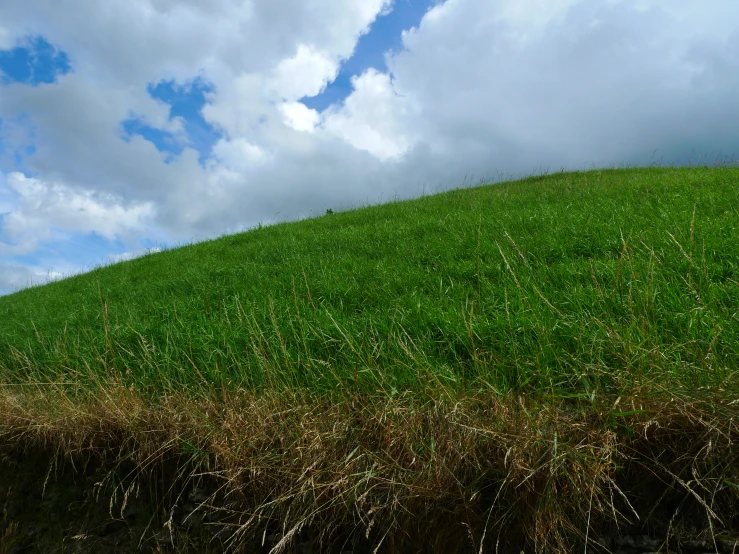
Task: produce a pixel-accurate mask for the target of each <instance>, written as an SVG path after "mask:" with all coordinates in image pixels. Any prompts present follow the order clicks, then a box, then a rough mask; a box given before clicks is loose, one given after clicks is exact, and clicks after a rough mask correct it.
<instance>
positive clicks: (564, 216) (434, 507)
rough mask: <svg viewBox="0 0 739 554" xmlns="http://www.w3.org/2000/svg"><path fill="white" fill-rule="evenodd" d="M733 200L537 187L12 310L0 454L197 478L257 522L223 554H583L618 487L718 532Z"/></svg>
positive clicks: (737, 285) (571, 185) (141, 263)
mask: <svg viewBox="0 0 739 554" xmlns="http://www.w3.org/2000/svg"><path fill="white" fill-rule="evenodd" d="M737 185H739V169H737V168H731V167H725V168H712V169H705V168H691V169H666V168H650V169H630V170H603V171H592V172H587V173H563V174H557V175H551V176H547V177H532V178H529V179H526V180H523V181H517V182H511V183H502V184H497V185H493V186H486V187H479V188H475V189H465V190H456V191H452V192H448V193H444V194H440V195H436V196H431V197H426V198H423V199H420V200H415V201H408V202H397V203H392V204H388V205H382V206H373V207H369V208H362V209H357V210H352V211H348V212H342V213H335V214H331V215H326V216H324V217H320V218H316V219H312V220H306V221H301V222H296V223H287V224H280V225H275V226H271V227H266V228H259V229H255V230H252V231H249V232H247V233H242V234H239V235H233V236H227V237H223V238H221V239H218V240H215V241H210V242H206V243H201V244H196V245H191V246H187V247H183V248H178V249H176V250H171V251H167V252H163V253H159V254H155V255H151V256H146V257H144V258H141V259H136V260H132V261H129V262H124V263H121V264H117V265H114V266H110V267H106V268H101V269H98V270H95V271H93V272H91V273H89V274H86V275H81V276H77V277H73V278H69V279H66V280H64V281H60V282H56V283H52V284H49V285H45V286H43V287H38V288H34V289H28V290H25V291H21V292H18V293H16V294H13V295H9V296H6V297H2V298H0V390H2V394H3V396H2V399H1V401H0V415H2V417H3V418H4V419H3V423H0V437H1V438H2V440H3V441H4V443H6V444H21V443H23V441H29V443H34V444H47V445H48V444H53V445H56V447H57V448H59V449H60V450H61V451H63V452H77V453H79V452H82V451H88V453H89V454H90V455H93V454H94V455H95V456H98V457H99V458H101V459H105V458H106V457H107V458H110V457H111V456H112V457H113V459H116V457H119V458H121V459H123V458H125V459H130V460H133V461H135V463H136V465H137V466H138V467H139V468H141V470H142V471H145V470H147V468H150V467H153V466H156V464H159V463H163V462H162V459H163V458H162V457H163V456H165V454H166V456H170V455H171V456H175V457H177V456H179V458H177V459H178V460H179V461H178V462H177V463H181V464H183V465H182V468H183V469H182V471H183V474H184V473H187V471H194V470H193V469H192V467H191V466H192V464H193V463H194V461H197V460H201V461H202V460H205V461H207V463H206V462H203V463H205V467H206V469H207V472H209V473H210V474H213V475H219V476H222V478H223V480H224V482H225V483H226V484H227V485H226V488H228V490H231V491H232V492H233V494H236V495H237V496H238V495H241V496H239V498H241V499H242V501H243V502H244V503H245V504H243V505H241V507H240V508H236V507H234V508H233V514H232V516H233V518H232V523H233V522H236V523H234V525H235V526H236V527H235V528H236V533H235V534H234V535H233V537H234V538H233V539H232V543H231V544H232V545H238V544H240V543H239V540H241V539H243V540H246V539H245V538H244V537H247V536H251V535H249V533H252V534H253V533H255V532H258V531H255V529H259V530H261V529H263V528H264V525H267V523H265V522H272V523H274V522H276V521H279V522H281V524H280V525H281V526H282V527H281V531H280V532H281V533H282V534H281V537H282V538H283V539H284V541H285V542H284V543H280V544H279V546H280V548H281V547H283V546H286V545H288V544H289V541H291V540H294V539H295V537H296V536H297V535H298V534H299V533H300V532H301V529H303V528H306V529H308V528H311V529H314V532H315V529H324V530H325V532H326V533H327V537H329V538H330V537H333V536H334V535H332V533H334V532H336V533H339V531H338V530H339V529H347V528H350V529H354V528H356V529H359V531H356V533H359V534H361V533H364V532H365V531H366V532H367V536H368V537H369V536H370V535H371V534H372V533H379V534H378V535H372V536H373V537H374V539H373V540H375V544H380V543H382V544H384V545H385V547H387V545H388V544H390V543H385V542H383V541H384V539H383V537H384V536H385V534H387V537H389V538H388V540H389V541H391V542H392V541H399V542H398V544H400V543H402V542H403V540H406V541H408V540H410V538H411V535H412V536H413V537H416V538H418V540H421V539H423V540H426V539H428V540H431V539H429V538H428V537H426V535H427V534H428V533H427V532H426V531H424V529H426V528H425V527H423V525H421V524H420V523H419V522H420V521H425V522H427V524H428V526H429V527H428V529H432V528H433V529H435V531H434V532H435V533H437V534H439V537H437V538H434V539H433V540H439V541H443V537H442V535H443V534H444V533H447V532H448V533H451V535H450V540H456V541H460V540H462V541H464V540H469V543H470V544H474V545H476V548H477V547H478V546H480V545H482V544H485V545H487V546H490V544H492V543H490V541H491V540H493V539H492V538H491V537H493V534H491V533H492V531H488V529H497V530H498V531H500V530H501V529H504V528H506V526H508V527H510V526H511V525H514V526H518V527H516V528H517V529H518V531H516V532H513V531H512V532H511V533H512V534H511V537H512V538H511V539H510V540H511V541H512V542H511V547H512V548H513V545H514V544H515V540H514V539H515V537H519V538H521V540H525V541H527V544H530V545H535V546H537V547H540V548H544V549H545V550H546V551H555V550H560V551H567V549H568V548H569V547H570V546H571V545H572V544H574V543H573V542H572V541H573V540H576V538H577V537H579V539H577V540H581V541H585V540H586V539H587V541H591V539H592V537H591V536H590V535H588V536H587V537H586V536H585V534H584V533H585V531H584V530H588V529H589V528H590V525H591V524H595V522H596V520H598V518H600V521H603V522H605V521H611V522H613V521H623V520H624V518H627V517H630V516H629V513H631V508H629V501H628V500H627V496H626V494H623V495H622V494H621V492H620V491H622V490H626V489H628V488H629V486H628V484H625V483H620V482H619V479H620V477H619V475H623V474H630V475H632V481H630V482H631V483H633V482H641V481H643V482H647V481H649V482H653V481H655V480H656V481H660V480H662V479H664V480H665V481H666V482H670V483H673V484H676V485H675V486H677V487H678V488H680V489H681V490H683V491H689V492H688V493H687V494H689V495H691V498H693V499H694V500H695V501H696V502H698V500H700V502H703V503H704V504H705V506H704V504H701V506H702V507H704V508H705V509H706V513H708V514H709V520H710V521H714V520H715V521H719V520H720V514H718V513H715V512H713V510H714V508H712V507H711V506H712V504H711V502H714V501H715V502H716V503H718V504H721V505H722V506H733V505H734V502H735V500H736V492H737V490H739V489H736V488H732V485H731V484H726V483H725V482H724V481H726V482H728V483H737V482H739V481H738V480H737V478H736V469H737V464H736V462H737V452H736V448H735V447H734V446H732V445H733V442H732V441H735V436H734V435H735V434H736V428H735V426H733V424H732V423H731V421H732V418H735V417H736V415H737V414H736V410H737V404H736V399H737V398H739V395H738V393H739V379H738V378H737V377H738V375H737V371H738V370H739V186H737ZM655 425H656V426H657V428H658V429H660V430H661V431H659V433H658V434H657V435H651V434H650V433H648V429H649V428H651V427H653V426H655ZM667 430H671V431H669V432H668V431H667ZM671 433H672V434H671ZM670 437H672V438H670ZM685 441H690V442H687V443H686V442H685ZM121 444H123V445H124V446H123V447H121V446H120V445H121ZM685 444H689V445H690V446H689V447H685ZM719 444H721V445H723V446H721V447H719ZM706 445H708V446H706ZM659 448H661V449H662V450H659ZM705 448H708V452H706V451H705ZM188 453H189V454H188ZM699 455H701V456H704V459H703V460H702V461H700V462H699V461H698V458H697V457H698V456H699ZM200 457H202V458H200ZM198 463H200V462H198ZM188 464H190V465H188ZM640 464H641V465H640ZM650 464H651V466H653V467H661V468H667V469H665V471H662V472H661V473H659V472H657V473H659V476H658V477H654V476H652V477H649V478H647V477H644V476H643V475H641V474H640V473H639V471H637V469H635V468H638V467H642V468H644V467H647V466H650ZM706 464H707V465H706ZM651 466H650V467H651ZM187 467H190V469H189V470H187V469H186V468H187ZM641 471H642V473H643V472H644V469H642V470H641ZM660 471H661V470H660ZM620 472H621V473H620ZM630 472H631V473H630ZM692 472H697V473H695V475H698V476H699V477H694V476H691V475H693V473H692ZM247 476H248V478H247ZM650 479H651V481H650ZM705 480H709V481H710V483H711V485H710V486H709V485H705V486H704V481H705ZM705 482H708V481H705ZM619 483H620V484H619ZM696 483H701V487H704V489H705V490H703V489H700V490H695V486H696ZM504 485H505V486H504ZM711 487H713V489H711ZM708 490H712V491H713V493H712V494H713V496H712V497H711V498H712V499H713V500H711V501H710V502H708V501H706V500H705V498H708V496H710V495H708V494H707V493H706V492H705V491H708ZM491 491H497V492H495V494H493V493H492V492H491ZM522 491H528V492H526V493H525V494H524V492H522ZM237 493H238V494H237ZM362 499H364V500H362ZM363 502H364V504H363ZM634 502H636V501H634ZM700 502H699V504H700ZM236 504H238V503H235V504H234V506H235V505H236ZM718 504H716V505H717V506H718ZM244 506H247V507H244ZM585 508H587V510H585ZM617 510H622V512H621V515H619V514H618V513H617ZM627 512H628V513H627ZM246 514H251V515H250V516H248V517H247V515H246ZM596 516H597V517H596ZM714 516H715V517H714ZM250 517H251V518H252V519H249V518H250ZM244 518H246V519H244ZM413 522H415V523H413ZM272 523H271V524H272ZM463 524H464V525H463ZM723 524H726V525H727V526H730V524H729V523H727V522H724V521H722V525H723ZM419 525H421V526H420V527H419ZM260 526H261V527H260ZM460 526H461V527H460ZM465 526H466V527H465ZM462 527H464V528H465V529H467V531H465V533H467V534H468V536H467V537H466V539H465V538H461V539H460V536H459V533H460V529H461V528H462ZM428 529H427V531H428ZM498 531H496V532H498ZM516 533H518V534H516ZM319 534H320V533H319ZM404 534H405V535H407V536H405V535H404ZM404 536H405V539H403V537H404ZM239 537H240V538H239ZM424 537H426V538H424ZM327 540H328V539H327ZM414 540H415V539H414ZM393 544H394V543H393ZM542 545H543V546H542ZM487 546H486V547H487Z"/></svg>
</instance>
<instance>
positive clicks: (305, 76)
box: [272, 44, 339, 100]
mask: <svg viewBox="0 0 739 554" xmlns="http://www.w3.org/2000/svg"><path fill="white" fill-rule="evenodd" d="M338 71H339V64H338V62H337V60H336V59H332V57H330V56H329V55H327V54H325V53H323V52H319V51H317V50H315V49H314V48H313V47H312V46H310V45H305V44H299V45H298V51H297V53H296V54H295V56H293V57H292V58H286V59H284V60H282V61H281V62H280V63H279V64H278V65H277V68H276V69H275V71H274V75H275V76H274V80H273V82H272V87H274V89H275V91H276V92H277V94H278V95H280V96H281V97H282V98H285V99H286V100H297V99H299V98H302V97H303V96H315V95H317V94H319V93H320V92H321V91H322V90H323V89H324V88H325V87H326V84H327V83H328V82H330V81H333V80H334V78H336V74H337V73H338Z"/></svg>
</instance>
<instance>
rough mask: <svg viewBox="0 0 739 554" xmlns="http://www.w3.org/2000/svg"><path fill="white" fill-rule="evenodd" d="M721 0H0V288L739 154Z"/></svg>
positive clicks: (735, 37)
mask: <svg viewBox="0 0 739 554" xmlns="http://www.w3.org/2000/svg"><path fill="white" fill-rule="evenodd" d="M737 99H739V3H737V2H736V1H735V0H700V1H698V0H670V1H669V2H666V1H664V0H446V1H441V0H361V1H360V0H106V1H105V2H89V1H88V0H68V1H66V2H58V1H57V0H25V1H24V2H2V3H0V294H7V293H9V292H13V291H16V290H19V289H21V288H24V287H27V286H29V285H33V284H41V283H44V282H47V281H48V280H51V279H58V278H61V277H64V276H69V275H73V274H76V273H80V272H84V271H88V270H90V269H92V268H94V267H96V266H99V265H103V264H107V263H114V262H117V261H121V260H126V259H130V258H133V257H136V256H139V255H141V254H143V253H146V252H151V251H158V250H161V249H164V248H170V247H174V246H176V245H179V244H186V243H190V242H197V241H201V240H206V239H209V238H215V237H218V236H222V235H224V234H228V233H234V232H238V231H243V230H247V229H250V228H253V227H255V226H256V225H258V224H263V225H268V224H271V223H275V222H279V221H292V220H297V219H301V218H306V217H314V216H317V215H321V214H323V213H325V211H326V210H327V209H332V210H333V211H339V210H342V209H350V208H356V207H361V206H364V205H369V204H377V203H381V202H387V201H389V200H393V199H406V198H415V197H419V196H421V195H422V194H429V193H433V192H439V191H442V190H446V189H450V188H457V187H459V186H464V185H465V184H472V183H475V182H482V181H486V182H493V181H497V180H500V179H504V178H512V177H517V176H524V175H530V174H532V173H542V172H553V171H559V170H561V169H568V170H583V169H591V168H595V167H621V166H634V165H648V164H652V163H659V164H664V165H697V164H701V165H702V164H713V163H716V162H721V161H727V160H729V161H732V160H735V159H736V156H739V100H737Z"/></svg>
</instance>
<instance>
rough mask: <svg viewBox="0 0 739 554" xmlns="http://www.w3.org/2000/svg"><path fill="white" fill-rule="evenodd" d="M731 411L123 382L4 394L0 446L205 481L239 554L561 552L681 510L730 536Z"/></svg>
mask: <svg viewBox="0 0 739 554" xmlns="http://www.w3.org/2000/svg"><path fill="white" fill-rule="evenodd" d="M737 415H739V405H737V403H736V402H734V403H732V402H727V401H722V400H720V395H718V394H711V393H708V392H706V393H704V398H699V397H698V396H697V395H692V398H679V397H675V396H673V397H664V398H659V397H658V396H655V395H654V394H652V395H650V396H649V397H645V398H642V397H641V396H640V395H638V394H636V393H635V394H634V395H632V396H630V397H626V396H624V397H623V398H620V399H619V400H618V402H617V403H616V402H614V400H613V399H605V398H604V399H596V400H595V401H594V402H592V403H591V402H588V403H587V404H585V403H583V402H579V401H578V402H568V401H565V400H562V399H550V400H546V399H531V398H527V397H525V396H517V397H506V398H503V399H501V398H497V397H494V396H491V395H482V394H478V395H471V396H468V397H459V398H454V397H451V396H446V397H440V398H425V399H424V398H419V396H418V395H410V394H408V395H397V396H394V397H367V396H355V397H348V398H345V399H344V400H340V401H333V402H332V401H331V400H330V399H324V400H321V399H316V398H315V397H308V396H303V395H301V394H300V393H298V392H295V393H292V394H290V395H288V394H286V393H285V392H284V391H282V392H281V393H280V395H279V396H275V397H272V396H268V395H267V396H261V397H260V396H255V395H254V394H251V393H248V392H243V391H242V392H232V393H222V394H219V395H214V396H213V398H211V399H209V400H192V399H191V398H188V397H185V396H184V395H183V396H181V397H175V396H170V397H167V398H161V399H159V400H158V401H157V402H155V403H154V402H151V401H147V400H145V399H144V398H143V397H142V396H141V395H140V394H138V393H137V391H135V390H131V389H128V388H125V387H123V386H122V385H120V384H118V383H108V384H106V386H105V387H101V388H100V389H99V390H98V391H97V393H95V394H93V393H89V392H88V393H85V394H79V395H75V394H73V393H70V392H69V391H68V390H67V391H65V390H60V389H59V388H54V387H49V388H44V387H36V388H33V389H31V390H28V389H27V388H20V387H15V388H11V387H6V388H3V389H2V391H1V392H0V441H1V442H0V444H2V446H3V447H6V448H11V447H12V448H17V447H18V446H22V447H24V448H30V449H37V450H38V449H41V450H44V451H47V452H49V453H50V455H53V454H55V453H57V454H60V455H63V456H64V457H67V458H69V459H70V460H73V461H75V463H80V462H85V463H95V464H102V465H103V466H105V467H110V468H116V467H119V468H120V467H123V466H122V465H121V464H124V465H126V467H133V468H134V471H133V473H131V474H130V475H129V477H132V478H134V480H135V478H136V477H138V476H143V475H147V474H151V473H156V472H168V474H170V475H174V476H175V477H176V479H175V480H176V481H177V482H178V483H180V485H181V483H183V482H185V481H188V480H193V479H199V480H203V479H205V480H206V481H207V482H208V483H209V491H210V492H211V493H212V496H211V497H210V498H209V499H208V500H206V501H205V502H203V506H202V509H203V510H206V511H207V510H210V511H214V512H216V514H215V515H216V516H217V519H218V521H219V522H220V523H219V524H220V525H223V526H226V527H229V528H230V531H231V532H230V533H229V534H228V537H229V538H228V543H227V544H228V546H229V547H230V548H232V549H233V550H236V551H238V550H239V549H240V548H241V547H242V546H243V545H244V544H247V543H248V542H249V541H252V540H254V539H255V538H259V537H263V536H264V534H266V533H267V531H268V530H269V533H270V534H272V535H274V534H277V535H278V536H279V538H280V540H279V542H278V544H276V545H275V548H274V551H275V552H280V551H290V549H291V548H292V545H293V544H294V542H293V541H294V540H295V539H296V538H297V537H298V536H301V537H305V536H309V537H311V539H312V540H314V541H315V543H316V544H317V545H319V547H320V548H323V549H325V548H327V545H330V544H334V543H336V542H337V541H342V542H343V541H348V542H349V543H350V544H351V543H352V542H354V541H360V542H361V541H364V542H365V543H367V544H369V545H371V546H372V547H377V548H378V549H379V550H380V551H390V552H393V551H407V548H408V546H409V545H414V547H417V548H420V549H426V550H429V551H432V550H433V551H438V552H442V551H443V552H454V551H460V550H461V549H462V548H463V547H464V548H467V549H468V551H469V550H472V549H474V551H475V552H477V551H493V552H494V551H500V552H507V551H510V550H511V549H512V548H516V549H520V548H521V547H526V548H528V549H531V550H532V551H537V552H569V551H572V549H573V548H575V547H576V546H577V547H578V548H579V550H580V551H582V548H583V547H584V546H585V544H586V542H587V544H588V545H589V548H591V549H594V550H597V546H598V545H597V544H596V542H595V541H596V540H597V539H598V537H599V536H602V535H603V534H605V533H611V532H613V528H614V525H616V524H618V525H628V524H629V522H631V523H636V522H637V521H638V520H639V518H641V519H642V520H643V519H644V518H646V517H655V514H657V513H663V515H664V512H665V510H668V511H669V510H672V511H675V510H676V509H677V507H679V506H680V505H681V504H680V503H681V502H682V503H683V504H684V502H685V501H686V500H687V502H688V503H689V504H692V505H693V506H698V507H699V508H700V511H701V512H702V514H703V516H702V517H704V518H707V521H708V522H710V526H711V529H713V530H715V531H716V532H718V530H719V529H721V528H724V527H732V526H736V525H737V523H739V522H737V518H736V516H734V515H733V514H735V513H737V507H739V486H737V483H739V447H737V439H739V429H737V426H736V421H737ZM173 470H174V471H173ZM173 483H174V481H173ZM128 490H129V491H130V490H133V489H132V488H129V489H128ZM123 503H125V499H124V500H123ZM683 511H685V508H683ZM666 515H667V516H671V515H672V514H669V513H668V514H666ZM732 517H733V519H732ZM578 545H579V546H578ZM516 552H518V550H516Z"/></svg>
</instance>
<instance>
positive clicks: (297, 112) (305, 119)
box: [280, 102, 321, 133]
mask: <svg viewBox="0 0 739 554" xmlns="http://www.w3.org/2000/svg"><path fill="white" fill-rule="evenodd" d="M280 111H281V112H282V115H283V116H284V119H283V121H284V122H285V124H286V125H289V126H290V127H291V128H293V129H295V130H296V131H306V132H308V133H312V132H313V131H314V130H315V128H316V125H318V122H319V121H320V119H321V116H320V115H319V113H318V112H317V111H316V110H313V109H311V108H309V107H308V106H306V105H305V104H303V103H302V102H284V103H283V104H280Z"/></svg>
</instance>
